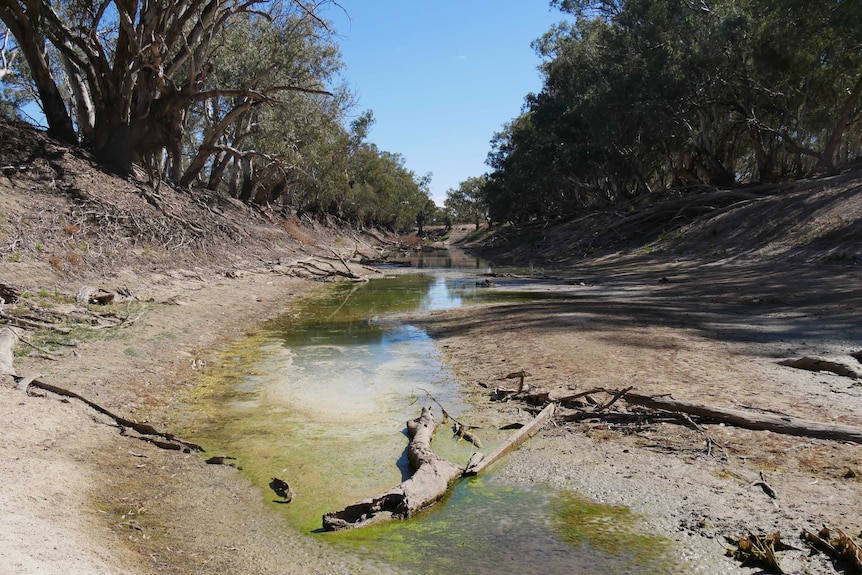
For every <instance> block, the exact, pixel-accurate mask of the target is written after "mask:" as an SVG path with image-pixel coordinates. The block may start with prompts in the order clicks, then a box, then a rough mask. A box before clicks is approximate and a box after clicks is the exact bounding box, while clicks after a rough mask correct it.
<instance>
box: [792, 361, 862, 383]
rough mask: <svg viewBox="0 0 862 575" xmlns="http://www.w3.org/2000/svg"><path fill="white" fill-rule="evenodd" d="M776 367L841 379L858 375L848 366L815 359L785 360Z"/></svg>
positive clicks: (858, 375)
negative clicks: (818, 372) (815, 372)
mask: <svg viewBox="0 0 862 575" xmlns="http://www.w3.org/2000/svg"><path fill="white" fill-rule="evenodd" d="M778 365H784V366H787V367H794V368H796V369H804V370H806V371H828V372H830V373H834V374H835V375H840V376H842V377H852V378H858V377H860V374H859V373H858V372H857V371H855V370H853V369H851V368H850V367H849V366H847V365H844V364H843V363H838V362H836V361H828V360H825V359H820V358H817V357H808V356H805V357H800V358H799V359H785V360H783V361H779V362H778Z"/></svg>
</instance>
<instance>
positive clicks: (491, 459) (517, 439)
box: [464, 403, 556, 475]
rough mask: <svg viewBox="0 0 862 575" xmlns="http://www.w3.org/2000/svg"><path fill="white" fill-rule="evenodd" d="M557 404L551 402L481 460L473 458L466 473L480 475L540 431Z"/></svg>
mask: <svg viewBox="0 0 862 575" xmlns="http://www.w3.org/2000/svg"><path fill="white" fill-rule="evenodd" d="M555 406H556V404H555V403H549V404H548V405H546V406H545V408H544V409H543V410H542V411H541V412H539V415H537V416H536V417H535V418H533V420H532V421H531V422H530V423H528V424H527V425H525V426H524V427H522V428H521V429H519V430H518V431H516V432H515V433H514V434H512V436H511V437H509V439H507V440H506V441H505V442H504V443H503V444H502V445H501V446H500V447H498V448H497V449H496V450H494V452H493V453H491V454H490V455H487V456H485V457H482V458H481V460H479V459H471V461H470V463H468V464H467V469H466V470H465V471H464V475H478V474H479V473H482V472H483V471H484V470H485V469H487V468H488V467H489V466H490V465H492V464H493V463H495V462H496V461H497V460H499V459H500V458H501V457H503V455H505V454H506V453H507V452H509V451H511V450H512V449H515V448H516V447H518V446H519V445H521V444H522V443H524V442H525V441H527V439H529V438H530V437H532V436H533V435H535V434H536V433H538V431H539V430H540V429H542V427H544V426H545V424H546V423H548V421H550V419H551V418H552V417H553V415H554V409H555Z"/></svg>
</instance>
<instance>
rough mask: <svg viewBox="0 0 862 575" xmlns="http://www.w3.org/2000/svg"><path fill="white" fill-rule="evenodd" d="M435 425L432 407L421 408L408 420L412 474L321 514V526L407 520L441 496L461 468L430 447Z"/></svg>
mask: <svg viewBox="0 0 862 575" xmlns="http://www.w3.org/2000/svg"><path fill="white" fill-rule="evenodd" d="M434 428H435V423H434V415H433V414H432V413H431V409H429V408H428V407H423V408H422V413H421V414H420V415H419V417H418V418H416V419H412V420H410V421H408V422H407V434H408V436H409V437H410V443H409V445H408V446H407V459H408V460H409V461H410V465H411V466H412V467H413V469H414V473H413V475H412V476H411V477H410V478H409V479H407V480H405V481H404V482H402V483H401V484H400V485H398V486H397V487H394V488H393V489H390V490H389V491H387V492H386V493H384V494H383V495H379V496H377V497H372V498H369V499H364V500H362V501H359V502H357V503H354V504H352V505H348V506H347V507H345V508H344V509H342V510H341V511H335V512H333V513H327V514H326V515H324V516H323V528H324V529H325V530H327V531H336V530H341V529H350V528H354V527H362V526H365V525H368V524H369V523H371V522H372V521H379V520H385V519H406V518H408V517H412V516H413V515H415V514H416V513H417V512H419V511H420V510H422V509H424V508H426V507H428V506H429V505H431V504H432V503H434V502H436V501H437V500H439V499H440V498H442V497H443V496H444V495H445V494H446V492H447V491H448V489H449V486H450V485H452V483H454V482H455V481H456V480H457V479H458V478H459V477H461V475H462V473H463V471H464V468H463V467H461V466H459V465H455V464H454V463H450V462H448V461H446V460H445V459H442V458H440V457H438V456H437V455H435V454H434V452H433V451H432V450H431V438H432V436H433V434H434Z"/></svg>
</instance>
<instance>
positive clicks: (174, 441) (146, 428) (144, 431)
mask: <svg viewBox="0 0 862 575" xmlns="http://www.w3.org/2000/svg"><path fill="white" fill-rule="evenodd" d="M13 378H14V379H15V381H16V383H18V388H19V389H21V391H23V392H24V393H27V392H28V390H29V388H31V387H35V388H37V389H43V390H45V391H50V392H51V393H54V394H57V395H61V396H63V397H71V398H73V399H77V400H78V401H80V402H82V403H85V404H87V405H88V406H90V407H91V408H93V409H94V410H96V411H98V412H99V413H101V414H102V415H106V416H108V417H110V418H111V419H113V420H114V422H115V423H116V424H117V425H118V426H120V428H122V429H132V430H134V431H136V432H138V433H139V434H141V435H142V436H143V437H139V439H142V440H144V441H147V442H149V443H152V444H153V445H156V446H157V447H161V448H162V449H170V450H175V451H184V452H186V453H189V452H191V451H200V452H202V451H203V450H204V449H203V447H201V446H200V445H197V444H194V443H191V442H189V441H184V440H182V439H180V438H179V437H177V436H175V435H173V434H171V433H163V432H161V431H158V430H157V429H156V428H155V427H153V426H152V425H148V424H146V423H138V422H137V421H132V420H131V419H126V418H125V417H122V416H119V415H116V414H115V413H112V412H111V411H109V410H107V409H105V408H104V407H102V406H101V405H99V404H98V403H96V402H95V401H90V400H89V399H87V398H86V397H84V396H82V395H79V394H77V393H75V392H74V391H69V390H68V389H63V388H62V387H58V386H56V385H51V384H50V383H45V382H44V381H41V380H39V379H35V378H24V377H19V376H13ZM22 388H23V389H22ZM150 436H154V437H161V438H163V439H166V440H167V442H165V441H159V440H158V439H153V438H152V437H150Z"/></svg>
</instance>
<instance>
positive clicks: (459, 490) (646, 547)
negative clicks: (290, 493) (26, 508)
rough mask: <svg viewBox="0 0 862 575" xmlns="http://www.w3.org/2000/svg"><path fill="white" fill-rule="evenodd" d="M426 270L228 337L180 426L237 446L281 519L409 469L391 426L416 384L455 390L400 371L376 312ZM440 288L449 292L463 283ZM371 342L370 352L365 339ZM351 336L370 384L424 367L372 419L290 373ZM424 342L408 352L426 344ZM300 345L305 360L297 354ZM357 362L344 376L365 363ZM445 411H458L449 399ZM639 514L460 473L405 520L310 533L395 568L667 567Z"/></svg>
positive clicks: (327, 294)
mask: <svg viewBox="0 0 862 575" xmlns="http://www.w3.org/2000/svg"><path fill="white" fill-rule="evenodd" d="M433 281H434V280H433V278H431V277H430V276H399V277H397V278H393V279H392V280H387V281H386V282H385V283H386V284H387V285H390V286H391V288H392V291H388V290H389V288H387V285H384V284H383V282H372V283H371V284H370V285H368V286H345V285H336V286H328V287H326V288H324V289H321V290H319V291H317V292H315V293H314V294H313V295H312V296H310V297H305V298H303V299H302V300H300V301H298V302H295V303H294V304H292V305H291V306H290V308H289V309H288V310H287V313H286V314H285V315H284V316H282V317H281V318H279V319H277V320H274V321H271V322H267V323H266V324H263V325H262V326H261V327H260V328H259V329H257V330H255V331H254V332H251V333H249V334H248V336H247V337H246V338H244V339H242V340H239V341H237V342H234V344H233V345H232V346H230V347H229V348H228V349H226V350H225V351H224V352H223V353H221V354H219V355H218V357H217V358H216V360H215V361H214V362H212V363H211V364H210V365H208V366H207V369H205V370H202V371H201V373H200V376H199V379H198V380H196V382H195V386H194V387H193V389H192V391H191V392H190V394H189V398H188V399H187V402H188V404H189V405H191V406H192V409H191V410H190V413H189V414H188V415H189V424H188V427H187V429H186V430H185V431H183V433H182V434H183V435H184V436H186V437H188V438H189V439H193V440H195V441H196V442H198V443H200V444H202V445H204V446H205V447H206V448H207V451H208V453H207V456H209V455H229V456H233V457H236V458H237V460H236V464H237V466H239V467H241V468H242V471H241V472H242V473H243V474H244V475H245V476H246V477H248V478H249V480H250V481H251V482H252V483H253V484H254V485H256V486H257V487H258V488H259V489H260V492H261V495H262V497H264V498H265V500H266V501H268V502H270V503H271V505H272V506H273V508H275V509H277V510H278V511H279V512H280V513H282V514H283V515H284V517H285V518H286V521H287V523H288V524H289V525H290V526H292V527H293V528H295V529H297V530H299V531H302V532H306V533H319V532H320V531H321V516H322V515H323V514H324V513H326V512H330V511H335V510H337V509H341V508H343V507H344V506H345V505H347V504H350V503H353V502H355V501H358V500H360V499H362V498H365V497H369V496H373V495H378V494H380V493H382V492H383V491H386V490H388V489H390V488H391V487H393V486H395V485H397V484H398V483H400V482H401V481H402V480H403V479H404V478H405V477H406V476H407V474H408V473H409V470H408V469H407V463H406V458H405V457H404V448H405V447H406V445H407V438H406V437H405V436H404V433H403V430H404V425H405V421H406V419H409V418H411V417H415V416H416V415H417V414H418V412H419V408H420V407H421V403H422V401H425V402H427V401H428V398H427V397H425V394H424V392H422V391H419V390H420V389H423V390H424V389H425V388H426V387H427V388H430V389H432V390H433V393H434V396H435V397H436V398H438V399H439V398H444V399H443V403H444V404H445V405H446V408H447V410H452V409H453V404H455V402H454V400H453V399H452V398H451V396H449V397H447V396H445V394H446V393H449V392H447V391H445V389H448V388H449V387H451V386H452V385H453V383H452V382H451V381H446V379H447V378H446V376H445V374H442V373H437V372H433V370H429V369H428V368H427V365H426V366H425V367H423V369H422V370H420V371H421V375H415V374H414V375H411V374H412V372H410V371H409V370H407V369H406V368H404V365H402V363H403V361H402V362H401V363H399V362H398V361H394V360H393V357H392V356H393V352H391V350H389V349H388V348H390V347H392V346H393V345H398V344H399V342H400V341H401V340H400V339H399V337H401V336H393V334H392V329H393V327H392V324H388V323H386V322H385V316H386V315H387V314H389V313H397V312H400V311H409V310H411V309H416V307H417V306H422V305H424V304H423V302H424V301H426V296H427V293H428V290H429V289H430V288H431V286H432V283H433ZM448 290H449V288H448V286H447V291H448ZM467 291H469V290H467ZM451 292H452V293H451V294H450V295H453V297H460V296H458V295H457V294H459V293H462V291H460V290H459V289H457V288H453V289H452V290H451ZM463 293H466V292H463ZM534 296H535V294H529V296H527V295H524V296H523V297H532V299H535V297H534ZM481 297H484V294H483V295H482V296H480V298H481ZM513 297H522V296H521V295H517V296H513ZM381 318H383V319H382V320H381ZM402 335H403V334H402ZM410 337H413V336H411V335H410V334H409V333H408V334H407V335H406V336H404V338H403V339H410ZM376 346H380V350H378V351H371V350H372V349H374V350H376V349H377V347H376ZM353 347H357V348H360V349H364V350H366V353H365V355H366V356H367V358H368V359H369V360H370V361H382V362H389V363H386V364H385V366H386V369H384V370H382V371H384V372H386V373H385V374H381V373H375V374H372V375H373V376H372V377H369V379H368V381H367V383H368V385H369V386H370V387H380V386H383V384H384V383H385V382H383V381H381V378H382V377H384V375H385V377H393V376H392V375H391V374H390V373H389V372H392V371H396V372H398V373H399V374H400V373H401V372H402V371H403V374H405V377H407V378H408V379H409V378H410V377H417V378H426V379H425V380H421V381H419V380H417V381H413V382H412V384H413V385H415V386H416V389H414V390H412V391H411V389H410V387H409V386H408V387H407V389H406V390H401V391H399V392H397V393H396V392H395V391H394V390H390V391H389V392H387V394H384V399H385V401H386V402H387V403H386V404H381V405H380V406H379V409H378V410H377V411H376V412H375V418H369V417H367V416H366V415H364V414H362V413H358V414H357V413H356V412H357V411H361V410H358V409H351V410H350V411H351V413H348V414H341V413H332V412H326V411H323V412H320V411H317V410H316V409H314V408H313V407H312V406H310V405H309V404H311V403H314V402H317V401H320V402H323V403H327V402H328V401H330V400H331V401H336V402H337V401H338V400H340V399H343V398H338V397H334V398H330V396H327V395H326V394H327V393H332V391H331V390H329V391H328V390H327V389H326V384H324V383H321V382H316V381H312V380H307V379H302V378H303V377H305V375H304V374H306V375H307V372H310V371H312V370H314V369H324V367H319V366H317V367H311V366H312V364H313V363H314V362H316V361H318V360H320V361H322V362H323V363H322V364H321V365H324V364H333V365H337V364H341V363H344V362H346V361H350V356H349V354H347V353H346V352H345V350H347V349H351V348H353ZM431 348H433V345H429V346H426V347H423V348H421V349H422V350H423V351H421V352H420V353H423V354H430V352H429V351H428V350H429V349H431ZM302 357H306V359H307V361H309V362H311V363H308V364H307V365H306V364H303V361H305V360H302ZM308 358H310V359H308ZM396 359H398V358H396ZM402 359H403V358H402ZM408 367H410V366H408ZM357 369H359V368H357ZM303 370H304V371H303ZM399 370H400V371H399ZM360 371H361V370H359V371H356V372H355V373H352V374H351V375H350V376H349V377H350V378H351V379H355V378H357V377H359V376H361V375H363V374H362V373H360ZM366 375H367V374H366ZM395 379H398V378H397V377H396V378H395ZM297 381H300V382H301V383H299V384H298V383H296V382H297ZM417 382H418V383H417ZM349 383H350V382H347V381H340V382H338V385H339V386H341V385H343V386H344V389H345V390H344V391H341V389H342V388H341V387H337V388H336V389H335V392H336V393H340V394H342V395H344V394H346V395H349V393H351V392H350V391H349ZM435 385H436V386H440V388H441V391H439V392H438V391H437V390H436V388H435V387H434V386H435ZM384 387H385V386H384ZM298 393H299V394H300V395H297V394H298ZM301 393H306V395H301ZM453 415H455V416H456V417H457V416H458V415H459V414H458V413H457V409H456V410H455V411H453ZM483 439H486V438H484V437H483ZM434 441H435V447H434V449H435V451H436V452H437V453H438V454H440V455H442V456H444V457H446V458H447V459H449V460H451V461H455V462H460V463H464V462H466V460H467V458H468V457H469V454H470V451H471V448H470V446H469V444H467V443H466V442H464V441H460V442H458V441H456V440H455V439H454V438H452V437H451V434H450V433H448V432H446V431H444V430H443V429H441V430H440V432H438V434H437V436H435V440H434ZM272 477H280V478H282V479H284V480H287V481H288V482H290V484H291V486H292V488H293V490H294V492H295V496H294V498H293V500H292V502H291V503H290V504H282V503H280V502H279V499H280V498H278V497H277V496H276V495H275V494H274V493H273V492H272V491H271V490H270V489H269V487H268V485H269V482H270V480H271V479H272ZM638 525H639V519H638V518H637V517H636V516H633V515H631V514H630V513H629V512H628V510H627V509H625V508H618V507H613V506H602V505H598V504H595V503H590V502H589V501H588V500H585V499H582V498H579V497H578V496H577V495H575V494H571V493H562V494H561V493H558V492H557V491H555V490H553V489H550V488H548V487H540V486H535V485H512V484H507V483H503V482H501V481H498V480H496V479H494V476H493V475H489V476H487V477H482V478H472V479H469V480H463V481H461V482H460V483H458V484H457V485H456V486H455V487H454V488H453V489H452V490H451V491H450V493H449V495H448V496H447V498H446V499H445V500H443V501H441V502H439V503H438V504H436V505H435V506H433V507H432V508H429V509H428V510H426V511H425V512H423V513H422V514H420V515H419V516H417V517H415V518H413V519H411V520H408V521H395V522H390V523H387V524H383V525H377V526H371V527H367V528H363V529H360V530H354V531H347V532H340V533H325V534H322V533H321V534H320V535H319V537H321V538H323V539H324V540H326V541H327V542H329V543H331V544H332V545H335V546H340V547H345V548H348V549H350V550H351V551H353V552H355V553H356V554H357V555H361V556H364V557H365V558H367V559H368V560H369V561H382V562H385V563H388V564H391V565H396V566H398V568H399V570H400V571H401V572H402V573H409V572H416V573H424V574H428V575H434V574H436V573H441V574H442V573H446V574H447V575H449V574H450V573H452V572H453V571H458V572H464V573H467V572H469V573H472V574H474V575H483V574H484V573H488V574H489V575H490V574H491V573H494V574H496V573H518V574H519V575H529V574H531V573H537V574H538V573H542V574H544V573H553V572H560V573H562V572H565V573H569V574H577V573H584V574H586V573H595V572H602V573H639V574H644V575H648V574H651V573H671V572H677V571H676V570H675V569H672V567H673V565H672V564H671V563H670V562H669V561H668V560H667V559H665V552H666V549H667V547H666V545H667V544H666V542H664V541H663V540H661V539H660V538H657V537H654V536H649V535H644V534H642V533H641V532H640V531H639V530H638ZM669 565H670V567H669Z"/></svg>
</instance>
